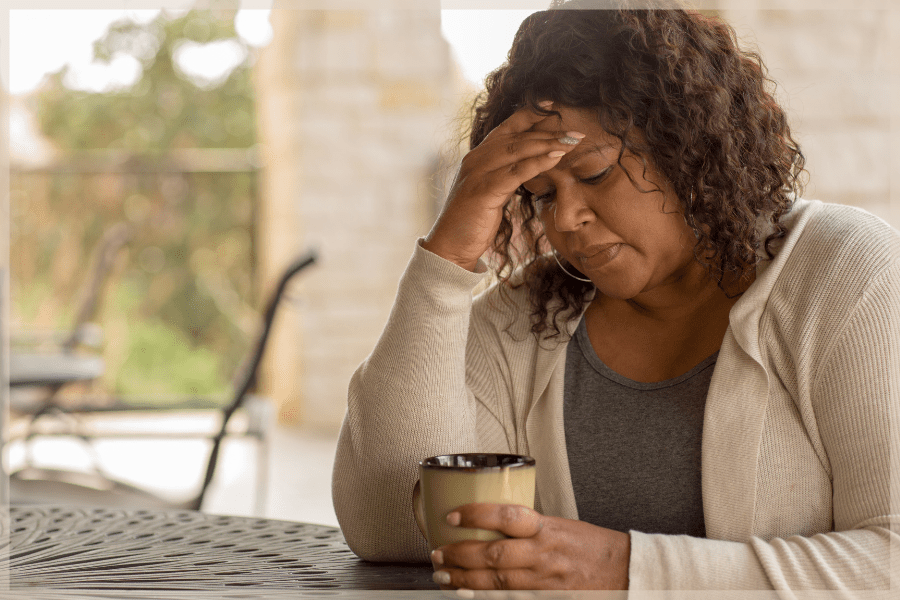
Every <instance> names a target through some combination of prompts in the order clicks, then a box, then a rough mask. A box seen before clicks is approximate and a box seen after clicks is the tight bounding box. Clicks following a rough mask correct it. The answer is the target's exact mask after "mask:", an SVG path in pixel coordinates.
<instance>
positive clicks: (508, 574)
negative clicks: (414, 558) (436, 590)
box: [433, 569, 545, 590]
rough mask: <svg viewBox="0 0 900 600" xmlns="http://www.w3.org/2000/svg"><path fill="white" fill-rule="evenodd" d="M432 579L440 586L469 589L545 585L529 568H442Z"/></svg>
mask: <svg viewBox="0 0 900 600" xmlns="http://www.w3.org/2000/svg"><path fill="white" fill-rule="evenodd" d="M433 579H434V582H435V583H437V584H440V585H441V586H450V587H454V588H465V589H469V590H535V589H541V588H543V587H545V586H543V585H541V583H540V582H539V581H538V580H537V578H536V577H535V576H534V571H531V570H530V569H508V570H499V571H497V570H493V569H478V570H466V569H442V570H440V571H435V573H434V577H433Z"/></svg>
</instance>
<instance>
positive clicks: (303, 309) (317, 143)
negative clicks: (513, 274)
mask: <svg viewBox="0 0 900 600" xmlns="http://www.w3.org/2000/svg"><path fill="white" fill-rule="evenodd" d="M428 4H429V3H422V6H427V5H428ZM430 4H433V5H434V7H435V8H434V9H433V10H406V9H401V10H393V11H391V10H379V11H367V10H303V9H300V10H296V9H284V8H279V7H278V4H277V3H276V5H275V7H274V9H273V11H272V14H271V22H272V26H273V29H274V38H273V40H272V42H271V43H270V44H269V46H268V47H267V48H266V49H265V50H264V52H263V53H262V55H261V57H260V60H259V63H258V70H257V76H258V86H257V89H258V97H259V114H260V117H259V119H260V141H261V156H262V159H263V169H264V172H263V177H262V180H263V187H262V189H261V196H262V198H263V200H262V206H261V209H260V217H261V218H260V221H259V234H258V237H259V239H260V248H261V263H262V264H261V272H262V277H263V282H264V287H265V288H269V287H270V286H271V283H272V281H273V280H274V279H275V278H276V277H277V273H278V270H279V269H281V268H282V267H283V266H284V265H285V264H287V262H289V260H290V259H291V258H292V257H293V256H295V255H297V254H299V253H301V252H302V251H303V250H304V249H306V248H310V247H312V248H315V249H317V251H318V253H319V257H320V261H319V263H318V264H317V265H316V266H315V267H314V268H313V269H312V270H310V271H307V272H304V273H303V274H302V275H301V276H300V278H299V280H298V281H297V284H296V286H294V288H293V290H292V293H291V297H292V298H293V299H294V300H293V302H288V303H286V304H285V306H283V307H282V308H285V309H286V310H284V311H283V312H282V313H281V315H280V318H279V320H278V321H277V322H276V331H275V333H276V335H275V337H274V339H273V340H272V345H271V347H270V352H269V353H268V359H267V362H266V363H265V366H264V374H263V377H262V378H261V384H262V388H263V389H262V390H261V391H262V393H264V394H267V395H269V396H271V397H273V398H275V399H276V400H277V402H278V404H279V407H280V409H279V412H280V418H281V420H282V421H283V422H290V423H303V424H304V425H311V426H315V427H323V428H326V429H336V428H337V426H338V425H339V424H340V421H341V419H342V418H343V414H344V410H345V407H346V393H347V384H348V382H349V379H350V376H351V374H352V372H353V370H354V369H355V368H356V367H357V366H358V365H359V363H360V362H361V361H362V360H363V359H364V358H365V357H366V355H367V354H368V353H369V352H370V351H371V349H372V347H373V346H374V344H375V342H376V340H377V338H378V336H379V334H380V333H381V330H382V327H383V326H384V323H385V321H386V320H387V316H388V313H389V310H390V307H391V305H392V302H393V298H394V296H395V294H396V289H397V288H396V286H397V282H398V280H399V277H400V275H401V273H402V271H403V269H404V267H405V266H406V263H407V261H408V259H409V256H410V255H411V253H412V250H413V244H414V243H415V240H416V238H417V237H418V236H421V235H424V234H425V233H427V231H428V229H429V228H430V226H431V223H432V221H433V219H434V217H435V214H436V212H435V206H436V204H437V201H436V199H437V198H439V197H440V196H441V195H442V191H441V190H440V189H437V187H438V184H436V182H435V181H434V179H433V176H434V175H435V171H436V166H437V165H438V164H439V163H440V155H441V152H442V150H443V149H444V147H445V146H446V140H447V138H448V136H449V135H451V127H450V126H449V123H450V122H451V120H452V119H451V117H452V116H453V114H454V113H455V111H456V110H457V102H456V100H455V99H457V98H458V97H459V96H458V92H457V91H456V90H458V89H459V87H458V83H456V82H458V81H459V80H458V76H457V75H456V74H455V69H454V67H453V66H452V64H451V58H450V52H449V47H448V45H447V43H446V42H445V41H444V39H443V38H442V36H441V34H440V13H439V11H438V9H437V3H430ZM295 6H296V3H295Z"/></svg>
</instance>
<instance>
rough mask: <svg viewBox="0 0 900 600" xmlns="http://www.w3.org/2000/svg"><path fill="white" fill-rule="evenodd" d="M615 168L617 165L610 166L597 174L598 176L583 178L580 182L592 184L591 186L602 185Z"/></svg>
mask: <svg viewBox="0 0 900 600" xmlns="http://www.w3.org/2000/svg"><path fill="white" fill-rule="evenodd" d="M613 166H615V165H610V166H608V167H606V168H605V169H603V170H602V171H600V172H599V173H597V174H596V175H593V176H591V177H582V178H581V179H579V181H581V183H587V184H591V185H592V184H595V183H600V182H601V181H603V180H604V179H605V178H606V176H607V175H609V173H610V171H612V169H613Z"/></svg>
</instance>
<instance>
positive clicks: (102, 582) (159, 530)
mask: <svg viewBox="0 0 900 600" xmlns="http://www.w3.org/2000/svg"><path fill="white" fill-rule="evenodd" d="M9 518H10V521H9V587H10V592H8V593H11V594H12V596H10V597H14V596H15V595H16V592H24V591H25V589H27V590H28V592H27V597H28V598H43V597H47V598H49V597H57V596H56V595H54V592H55V591H56V590H58V591H64V590H66V591H70V592H73V591H74V592H89V591H90V592H91V593H92V594H93V595H92V596H91V597H98V596H101V597H118V596H117V595H116V594H125V593H127V597H184V594H183V592H191V591H193V592H214V593H215V594H214V595H215V596H216V597H230V596H233V595H236V594H235V593H236V592H239V591H240V592H241V594H237V595H241V596H242V597H254V596H253V594H252V592H269V591H278V590H284V591H292V592H296V591H298V590H303V591H305V592H309V593H311V594H312V595H316V596H317V597H319V596H323V595H333V593H334V592H332V594H329V593H328V592H327V590H333V591H336V590H433V591H435V592H436V591H437V586H436V585H435V584H434V583H432V581H431V573H432V569H431V566H430V565H402V564H384V563H381V564H376V563H367V562H364V561H362V560H360V559H359V558H357V557H356V556H355V555H354V554H353V553H352V552H351V551H350V549H349V548H348V547H347V544H346V542H345V541H344V538H343V536H342V535H341V532H340V530H339V529H336V528H333V527H326V526H322V525H311V524H307V523H292V522H287V521H274V520H268V519H254V518H245V517H230V516H217V515H208V514H204V513H201V512H194V511H184V510H179V511H161V510H131V509H129V510H124V509H123V510H118V509H108V508H96V509H91V508H87V509H85V508H74V507H63V506H13V507H11V508H10V512H9ZM39 592H40V593H39ZM247 592H251V593H249V594H248V593H247ZM41 593H42V594H44V595H43V596H42V595H40V594H41ZM266 595H267V596H268V595H269V594H268V593H267V594H266ZM341 595H342V596H343V595H346V594H343V593H342V594H341ZM191 596H192V597H193V594H191ZM391 596H392V597H396V595H395V594H392V595H391ZM401 596H403V597H405V596H406V594H401ZM429 596H431V594H429ZM0 597H7V596H6V595H5V594H3V593H2V592H0ZM20 597H21V595H20ZM59 597H63V596H59ZM64 597H72V596H71V595H68V596H64ZM123 597H126V596H123ZM293 597H298V596H297V594H296V593H294V594H293Z"/></svg>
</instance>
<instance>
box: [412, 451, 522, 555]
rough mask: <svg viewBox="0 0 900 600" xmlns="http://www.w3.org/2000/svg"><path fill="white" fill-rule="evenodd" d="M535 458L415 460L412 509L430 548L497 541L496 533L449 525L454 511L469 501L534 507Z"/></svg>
mask: <svg viewBox="0 0 900 600" xmlns="http://www.w3.org/2000/svg"><path fill="white" fill-rule="evenodd" d="M534 476H535V462H534V459H533V458H531V457H530V456H522V455H520V454H477V453H471V454H445V455H443V456H432V457H430V458H426V459H424V460H422V461H420V462H419V480H418V481H417V482H416V485H415V487H414V488H413V511H414V513H415V515H416V523H418V525H419V530H420V531H421V532H422V535H423V536H425V539H426V540H427V541H428V545H429V547H430V548H431V549H432V550H435V549H437V548H440V547H441V546H444V545H446V544H452V543H454V542H460V541H463V540H484V541H490V540H496V539H501V538H503V537H505V536H504V535H503V534H501V533H498V532H496V531H489V530H486V529H471V528H464V527H454V526H452V525H449V524H447V515H448V514H449V513H451V512H452V511H453V509H455V508H457V507H459V506H462V505H463V504H469V503H471V502H488V503H493V504H519V505H522V506H527V507H528V508H534Z"/></svg>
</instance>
